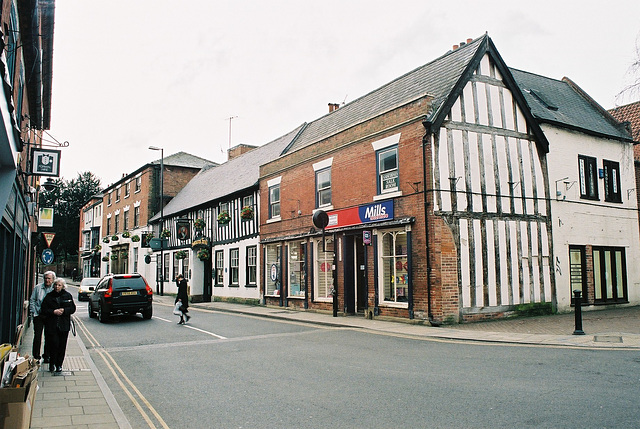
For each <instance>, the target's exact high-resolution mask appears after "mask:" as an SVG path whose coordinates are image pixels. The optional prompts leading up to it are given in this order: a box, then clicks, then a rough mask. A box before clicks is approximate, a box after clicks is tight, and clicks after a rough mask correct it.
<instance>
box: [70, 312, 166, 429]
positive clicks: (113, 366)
mask: <svg viewBox="0 0 640 429" xmlns="http://www.w3.org/2000/svg"><path fill="white" fill-rule="evenodd" d="M74 321H75V323H76V325H77V326H78V327H79V329H80V330H81V331H82V332H83V333H84V335H85V337H86V338H87V340H88V341H89V343H90V344H91V347H93V349H94V350H95V351H96V352H97V353H98V354H99V355H100V357H101V358H102V360H103V361H104V363H105V364H106V365H107V368H109V370H110V371H111V374H113V378H114V379H115V380H116V381H117V382H118V384H119V385H120V387H121V388H122V390H123V391H124V393H125V394H126V395H127V396H128V397H129V399H130V400H131V402H132V403H133V405H134V406H135V407H136V409H137V410H138V411H139V412H140V415H141V416H142V418H143V419H144V420H145V421H146V422H147V424H148V425H149V428H151V429H157V428H158V426H156V424H155V423H154V422H153V420H152V418H151V417H150V416H149V414H148V413H147V412H146V411H145V409H144V407H146V408H147V410H149V412H150V413H151V414H153V416H154V417H155V418H156V420H157V423H158V424H159V425H160V426H159V427H162V428H164V429H170V428H169V426H168V425H167V424H166V423H165V421H164V420H163V419H162V417H160V414H158V412H157V411H156V410H155V408H153V406H152V405H151V404H150V403H149V401H147V398H145V397H144V395H143V394H142V393H141V392H140V391H139V390H138V388H137V387H136V386H135V384H133V382H132V381H131V380H130V379H129V377H127V375H126V374H125V373H124V371H123V370H122V368H120V366H119V365H118V364H117V363H116V361H115V359H113V357H112V356H111V355H110V354H109V352H107V351H106V350H104V349H103V348H102V346H101V345H100V343H99V342H98V340H96V338H95V337H94V336H93V335H92V334H91V332H89V330H88V329H87V327H86V326H85V325H84V323H83V322H82V321H81V320H80V319H78V318H77V317H75V316H74ZM123 380H124V381H123ZM125 382H126V384H125ZM127 384H128V385H129V387H130V389H129V387H127ZM131 391H133V392H134V393H135V396H134V394H133V393H131ZM136 396H137V398H138V399H136ZM140 402H142V403H143V404H144V407H143V405H141V404H140Z"/></svg>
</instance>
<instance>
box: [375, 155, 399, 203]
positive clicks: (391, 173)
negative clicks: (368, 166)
mask: <svg viewBox="0 0 640 429" xmlns="http://www.w3.org/2000/svg"><path fill="white" fill-rule="evenodd" d="M376 157H377V159H378V194H384V193H387V192H395V191H397V190H398V189H399V184H400V182H399V175H398V147H397V146H396V147H392V148H388V149H384V150H381V151H378V153H377V154H376Z"/></svg>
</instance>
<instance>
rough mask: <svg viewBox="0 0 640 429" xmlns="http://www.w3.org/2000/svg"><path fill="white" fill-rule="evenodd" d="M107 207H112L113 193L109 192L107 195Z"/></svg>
mask: <svg viewBox="0 0 640 429" xmlns="http://www.w3.org/2000/svg"><path fill="white" fill-rule="evenodd" d="M107 205H108V206H110V205H111V192H109V193H108V194H107Z"/></svg>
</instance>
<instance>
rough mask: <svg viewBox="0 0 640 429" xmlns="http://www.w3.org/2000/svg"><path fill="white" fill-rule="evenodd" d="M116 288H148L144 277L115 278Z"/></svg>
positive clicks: (114, 286) (114, 285)
mask: <svg viewBox="0 0 640 429" xmlns="http://www.w3.org/2000/svg"><path fill="white" fill-rule="evenodd" d="M113 288H114V289H146V284H145V283H144V280H143V279H142V277H130V278H124V279H113Z"/></svg>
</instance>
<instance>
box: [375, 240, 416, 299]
mask: <svg viewBox="0 0 640 429" xmlns="http://www.w3.org/2000/svg"><path fill="white" fill-rule="evenodd" d="M378 234H379V237H380V239H379V240H378V243H379V244H378V245H379V252H378V255H379V269H380V276H379V279H380V280H379V289H380V297H381V298H382V301H383V302H384V303H406V302H408V299H409V259H408V255H407V252H408V247H407V232H406V231H405V230H404V229H402V230H388V231H382V232H379V233H378Z"/></svg>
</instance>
